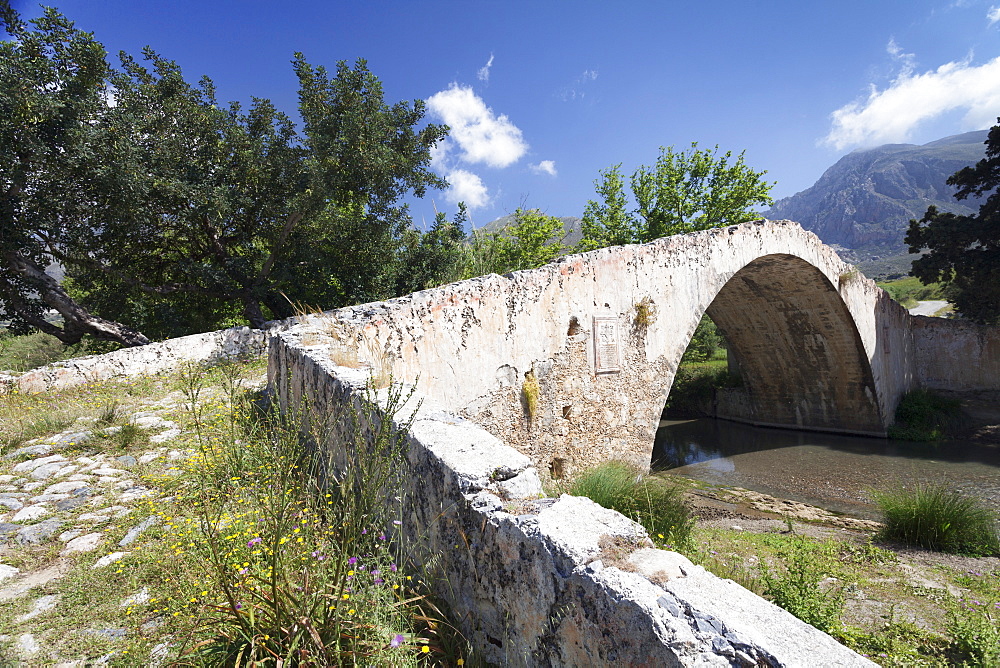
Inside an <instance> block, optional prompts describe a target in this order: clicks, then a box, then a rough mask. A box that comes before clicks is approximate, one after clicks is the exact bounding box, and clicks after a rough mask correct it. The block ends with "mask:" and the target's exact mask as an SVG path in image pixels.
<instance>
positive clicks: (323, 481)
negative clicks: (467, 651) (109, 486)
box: [179, 373, 462, 666]
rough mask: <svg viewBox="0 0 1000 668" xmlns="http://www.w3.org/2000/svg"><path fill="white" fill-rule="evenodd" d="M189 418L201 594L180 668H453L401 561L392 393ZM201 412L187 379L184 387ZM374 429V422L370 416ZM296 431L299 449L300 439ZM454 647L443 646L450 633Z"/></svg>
mask: <svg viewBox="0 0 1000 668" xmlns="http://www.w3.org/2000/svg"><path fill="white" fill-rule="evenodd" d="M223 385H224V386H228V388H227V390H228V392H230V393H231V394H232V396H233V399H232V400H231V402H230V405H231V406H232V410H230V411H229V413H228V414H225V413H224V414H222V415H221V416H220V415H213V414H209V413H207V412H204V411H199V410H195V411H194V412H193V413H192V417H193V418H194V420H195V427H196V432H197V434H198V451H197V453H196V455H195V457H193V458H192V459H190V460H189V461H188V462H187V464H186V466H185V472H184V477H185V479H186V480H187V481H188V484H187V488H186V489H187V493H188V494H190V495H191V500H192V503H193V505H195V506H196V507H197V509H198V514H199V521H198V528H199V532H200V540H197V541H194V540H193V541H191V544H192V545H194V546H197V547H198V549H200V550H201V559H202V561H203V563H204V565H205V567H206V568H207V570H208V579H209V582H211V585H210V587H208V588H206V591H205V592H203V594H204V599H205V605H203V607H202V613H201V614H202V617H201V623H200V624H199V625H198V626H197V628H195V629H194V631H193V632H192V636H191V638H190V640H189V642H188V643H187V644H186V646H185V648H184V649H183V650H182V659H181V663H180V664H179V665H232V666H240V665H247V666H249V665H272V664H273V665H300V666H305V665H329V666H335V665H336V666H339V665H416V664H418V663H421V662H422V661H424V660H440V661H442V662H443V663H446V664H454V663H455V662H456V661H457V660H458V659H460V658H462V657H461V655H455V654H454V652H455V651H456V650H455V649H454V647H455V646H456V645H455V643H450V644H449V642H445V641H443V640H442V637H443V636H445V635H447V629H448V628H450V627H449V625H448V624H447V623H446V622H444V621H442V620H440V619H436V618H435V616H434V615H433V614H432V613H431V610H432V606H431V605H430V604H429V603H427V602H426V601H427V599H426V597H425V596H424V594H423V592H422V590H421V588H420V587H421V585H420V584H419V582H418V580H417V579H416V578H415V577H414V573H415V571H414V567H413V564H412V563H410V562H409V561H408V559H407V555H406V554H405V553H404V552H403V547H402V541H401V540H400V538H401V535H400V532H401V531H402V499H401V497H402V487H401V478H400V476H401V475H402V474H403V471H405V451H406V440H405V430H406V427H407V425H405V424H404V425H403V426H402V429H398V428H397V427H396V426H394V425H393V419H392V416H393V415H394V414H395V413H396V412H397V411H398V410H399V409H400V408H401V406H402V405H403V404H404V403H405V402H406V400H407V398H408V396H407V395H405V394H404V393H403V392H402V391H401V390H400V389H399V386H398V385H396V386H391V385H390V388H389V390H388V391H387V392H383V394H386V393H387V395H388V397H387V399H386V400H385V402H383V404H382V405H383V407H382V408H380V407H379V405H378V404H376V402H375V399H374V397H373V396H371V395H369V396H366V397H365V398H364V399H362V400H361V402H360V404H359V405H357V406H355V407H354V408H351V409H349V410H346V411H345V412H343V413H340V414H337V415H333V416H328V417H323V418H320V417H317V416H314V415H305V414H302V413H301V412H297V411H296V410H295V409H294V408H293V407H290V408H289V409H288V410H287V411H286V412H285V413H284V414H281V413H279V412H278V411H277V410H276V409H273V408H270V407H267V406H266V405H265V404H263V403H262V402H261V401H259V400H257V398H255V397H246V396H243V397H242V398H240V397H239V396H238V395H239V393H240V389H239V388H240V383H239V382H238V379H237V378H235V376H233V377H231V378H227V379H224V380H223ZM185 393H186V395H187V398H188V402H189V405H191V406H192V407H196V406H198V405H199V403H200V399H199V398H200V394H201V385H200V380H199V378H198V376H197V375H196V374H193V373H192V374H190V377H189V379H188V380H187V381H186V384H185ZM383 416H387V417H383ZM304 425H305V426H306V427H307V428H306V430H305V431H306V434H307V436H305V437H304V436H303V435H302V428H303V426H304ZM453 635H454V634H453Z"/></svg>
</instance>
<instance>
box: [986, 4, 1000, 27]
mask: <svg viewBox="0 0 1000 668" xmlns="http://www.w3.org/2000/svg"><path fill="white" fill-rule="evenodd" d="M986 20H987V21H989V22H990V25H993V24H994V23H996V22H997V21H1000V5H998V6H996V7H990V10H989V11H988V12H986Z"/></svg>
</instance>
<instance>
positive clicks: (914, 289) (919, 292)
mask: <svg viewBox="0 0 1000 668" xmlns="http://www.w3.org/2000/svg"><path fill="white" fill-rule="evenodd" d="M877 285H878V286H879V287H880V288H882V289H883V290H885V291H886V292H888V293H889V296H891V297H892V298H893V299H895V300H896V301H897V302H899V303H900V305H902V306H903V307H905V308H913V307H914V306H916V305H917V302H920V301H930V300H941V299H944V298H945V297H944V291H943V287H944V286H942V285H941V284H940V283H930V284H927V285H925V284H923V283H921V282H920V279H919V278H917V277H916V276H906V277H904V278H898V279H896V280H894V281H885V282H880V283H877Z"/></svg>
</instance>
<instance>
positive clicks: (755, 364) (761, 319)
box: [706, 253, 884, 435]
mask: <svg viewBox="0 0 1000 668" xmlns="http://www.w3.org/2000/svg"><path fill="white" fill-rule="evenodd" d="M706 311H707V313H708V315H709V317H711V318H712V320H713V321H714V322H715V323H716V325H717V326H718V327H719V329H720V330H721V331H722V333H723V334H724V335H725V336H726V339H727V341H728V342H729V344H730V348H731V354H733V355H735V357H736V361H737V362H738V366H739V369H740V374H741V378H742V380H743V384H742V387H740V388H733V389H729V390H724V391H723V392H722V393H721V394H720V397H719V402H720V405H719V406H718V410H719V415H720V417H726V418H729V419H736V420H741V421H745V422H751V423H754V424H765V425H773V426H783V427H800V428H802V427H804V428H809V429H817V430H828V431H847V432H852V433H870V434H878V435H881V434H882V433H883V431H884V425H883V420H882V416H881V415H880V412H879V406H878V402H877V400H876V387H875V379H874V377H873V374H872V369H871V363H870V361H869V359H868V356H867V352H866V351H865V347H864V342H863V341H862V338H861V335H860V333H859V332H858V328H857V325H856V323H855V320H854V317H853V316H852V314H851V312H850V310H849V309H848V308H847V305H846V304H845V303H844V299H843V298H842V296H841V295H840V292H839V287H838V286H835V285H833V283H832V282H831V281H830V279H829V278H828V277H827V276H826V275H825V274H824V273H823V272H822V271H820V270H819V269H818V268H817V267H815V266H814V265H812V264H810V263H809V262H807V261H805V260H803V259H802V258H800V257H797V256H795V255H789V254H785V253H778V254H772V255H765V256H762V257H759V258H757V259H755V260H753V261H751V262H750V263H748V264H747V265H746V266H744V267H743V268H742V269H740V270H739V271H737V272H736V273H735V274H734V275H733V276H732V278H730V279H729V280H728V281H726V282H725V283H724V284H723V285H722V286H721V288H720V289H719V291H718V293H717V294H716V295H715V297H714V299H713V300H712V302H711V304H710V305H709V306H708V307H707V309H706Z"/></svg>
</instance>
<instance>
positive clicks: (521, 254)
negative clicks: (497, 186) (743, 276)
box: [463, 208, 566, 278]
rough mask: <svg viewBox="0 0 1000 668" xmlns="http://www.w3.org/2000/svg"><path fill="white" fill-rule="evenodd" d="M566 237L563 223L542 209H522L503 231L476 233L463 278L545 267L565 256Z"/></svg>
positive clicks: (479, 231)
mask: <svg viewBox="0 0 1000 668" xmlns="http://www.w3.org/2000/svg"><path fill="white" fill-rule="evenodd" d="M562 238H563V224H562V221H561V220H559V219H558V218H556V217H555V216H549V215H546V214H544V213H542V212H541V211H540V210H539V209H524V208H518V209H517V210H515V211H514V220H513V221H512V222H511V224H510V225H507V226H506V227H504V228H503V229H502V230H498V231H496V232H486V231H481V230H478V231H475V232H473V235H472V241H471V244H470V248H469V251H468V253H469V255H468V259H467V261H466V265H465V267H464V271H463V278H471V277H473V276H482V275H483V274H490V273H494V274H506V273H508V272H511V271H518V270H520V269H535V268H536V267H541V266H542V265H544V264H548V263H549V262H551V261H552V260H554V259H556V258H557V257H559V256H560V255H563V254H565V252H566V249H565V247H564V246H563V244H562Z"/></svg>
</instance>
